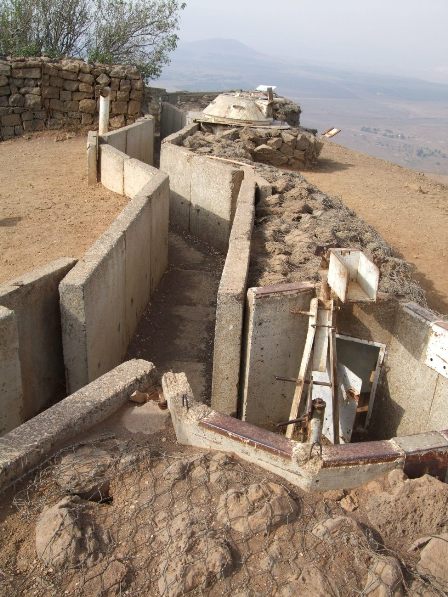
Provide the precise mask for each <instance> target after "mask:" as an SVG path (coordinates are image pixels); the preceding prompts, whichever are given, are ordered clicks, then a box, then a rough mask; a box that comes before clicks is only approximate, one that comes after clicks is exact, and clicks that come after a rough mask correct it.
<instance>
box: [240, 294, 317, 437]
mask: <svg viewBox="0 0 448 597" xmlns="http://www.w3.org/2000/svg"><path fill="white" fill-rule="evenodd" d="M314 295H315V289H314V286H313V285H312V284H310V283H293V284H282V285H278V286H266V287H264V288H249V290H248V292H247V310H246V322H245V349H244V357H243V363H244V364H243V372H242V376H243V404H242V418H243V420H244V421H248V422H249V423H253V424H254V425H260V426H263V427H273V425H274V424H275V423H279V422H281V421H287V420H288V418H289V413H290V410H291V403H292V398H293V395H294V389H295V385H294V384H293V383H288V382H283V381H277V380H276V379H275V376H276V375H278V376H281V377H292V378H297V375H298V371H299V367H300V362H301V359H302V354H303V349H304V345H305V339H306V334H307V329H308V318H307V317H303V316H301V315H294V314H293V313H292V312H291V311H292V310H303V311H308V310H309V306H310V301H311V299H312V297H313V296H314Z"/></svg>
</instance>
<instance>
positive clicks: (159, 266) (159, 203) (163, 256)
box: [141, 172, 170, 292]
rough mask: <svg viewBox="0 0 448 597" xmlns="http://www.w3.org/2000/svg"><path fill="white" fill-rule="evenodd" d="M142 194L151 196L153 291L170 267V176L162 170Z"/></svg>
mask: <svg viewBox="0 0 448 597" xmlns="http://www.w3.org/2000/svg"><path fill="white" fill-rule="evenodd" d="M156 185H157V186H156ZM141 194H146V195H147V196H150V197H151V230H150V237H151V292H153V291H154V290H155V289H156V288H157V286H158V285H159V282H160V280H161V279H162V276H163V274H164V273H165V271H166V269H167V267H168V228H169V218H170V210H169V205H170V203H169V197H170V187H169V179H168V177H167V176H166V175H165V174H163V173H162V172H160V173H159V174H158V175H157V178H155V179H154V181H151V182H150V183H148V185H146V186H145V187H144V188H143V189H142V191H141Z"/></svg>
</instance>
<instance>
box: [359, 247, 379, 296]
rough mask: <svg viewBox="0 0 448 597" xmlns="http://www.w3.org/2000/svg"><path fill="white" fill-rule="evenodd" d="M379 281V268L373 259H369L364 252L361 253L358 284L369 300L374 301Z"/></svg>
mask: <svg viewBox="0 0 448 597" xmlns="http://www.w3.org/2000/svg"><path fill="white" fill-rule="evenodd" d="M379 281H380V270H379V269H378V268H377V266H376V265H375V264H374V263H373V261H370V259H368V258H367V257H366V256H365V255H364V253H361V254H360V255H359V265H358V284H359V285H360V286H361V288H362V289H363V290H364V292H365V293H366V295H367V296H368V297H369V299H370V300H371V301H376V295H377V292H378V284H379Z"/></svg>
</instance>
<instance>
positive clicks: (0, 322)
mask: <svg viewBox="0 0 448 597" xmlns="http://www.w3.org/2000/svg"><path fill="white" fill-rule="evenodd" d="M21 410H22V376H21V371H20V358H19V334H18V330H17V321H16V317H15V313H14V311H10V310H9V309H6V307H0V435H3V434H4V433H6V432H7V431H10V430H11V429H14V427H17V426H18V425H20V423H21V422H22V419H21Z"/></svg>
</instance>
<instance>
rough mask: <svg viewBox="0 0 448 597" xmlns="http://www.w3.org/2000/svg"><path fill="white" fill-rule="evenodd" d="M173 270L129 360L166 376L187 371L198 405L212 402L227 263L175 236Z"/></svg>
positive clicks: (171, 251)
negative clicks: (148, 363) (217, 323)
mask: <svg viewBox="0 0 448 597" xmlns="http://www.w3.org/2000/svg"><path fill="white" fill-rule="evenodd" d="M169 264H170V265H169V269H168V271H167V272H166V273H165V275H164V276H163V278H162V280H161V282H160V284H159V286H158V288H157V291H156V292H155V294H154V295H153V296H152V298H151V304H150V305H148V307H147V309H146V311H145V313H144V315H143V317H142V318H141V320H140V322H139V324H138V327H137V329H136V332H135V335H134V337H133V339H132V342H131V344H130V346H129V350H128V358H144V359H146V360H150V361H151V362H153V363H155V365H156V366H157V368H158V369H159V370H161V371H168V370H173V371H186V372H187V374H188V377H189V379H190V381H191V384H192V386H193V388H194V391H195V394H196V396H197V397H198V399H201V400H208V399H209V398H210V386H211V368H212V350H213V349H212V347H213V332H214V327H215V305H216V292H217V289H218V285H219V277H220V273H221V268H222V259H221V257H220V256H219V255H214V254H212V253H210V252H209V251H208V250H206V249H205V248H204V247H203V246H202V245H201V244H200V243H198V242H195V241H193V240H192V239H189V238H188V237H186V238H185V237H182V236H180V235H178V234H175V233H173V232H171V233H170V243H169Z"/></svg>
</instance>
